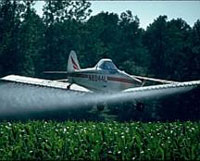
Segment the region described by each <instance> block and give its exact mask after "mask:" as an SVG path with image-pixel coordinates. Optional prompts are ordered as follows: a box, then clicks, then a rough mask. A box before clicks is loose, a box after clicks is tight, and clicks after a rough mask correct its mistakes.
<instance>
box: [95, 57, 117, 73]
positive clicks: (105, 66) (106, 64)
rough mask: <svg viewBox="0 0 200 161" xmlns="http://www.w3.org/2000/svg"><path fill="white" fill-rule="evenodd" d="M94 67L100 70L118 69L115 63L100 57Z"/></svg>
mask: <svg viewBox="0 0 200 161" xmlns="http://www.w3.org/2000/svg"><path fill="white" fill-rule="evenodd" d="M96 68H97V69H100V70H107V71H113V72H114V71H115V72H117V71H118V69H117V67H116V66H115V64H114V63H113V62H112V60H111V59H101V60H100V61H99V62H98V63H97V65H96Z"/></svg>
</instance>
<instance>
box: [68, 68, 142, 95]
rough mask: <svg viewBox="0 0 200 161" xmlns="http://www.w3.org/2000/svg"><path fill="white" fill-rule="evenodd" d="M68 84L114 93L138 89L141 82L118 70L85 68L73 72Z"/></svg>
mask: <svg viewBox="0 0 200 161" xmlns="http://www.w3.org/2000/svg"><path fill="white" fill-rule="evenodd" d="M68 80H69V82H70V83H76V84H78V85H81V86H83V87H86V88H88V89H90V90H92V91H100V92H111V91H112V92H115V91H122V90H125V89H127V88H132V87H138V86H140V85H141V82H140V81H138V80H136V79H133V78H132V77H131V76H130V75H128V74H127V73H125V72H122V71H120V70H117V71H107V70H102V69H97V68H87V69H81V70H79V71H77V72H76V71H75V72H73V73H71V74H70V76H69V79H68Z"/></svg>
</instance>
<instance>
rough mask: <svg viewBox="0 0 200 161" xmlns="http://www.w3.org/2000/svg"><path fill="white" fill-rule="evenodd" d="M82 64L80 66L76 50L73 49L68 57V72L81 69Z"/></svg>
mask: <svg viewBox="0 0 200 161" xmlns="http://www.w3.org/2000/svg"><path fill="white" fill-rule="evenodd" d="M80 69H81V68H80V66H79V62H78V59H77V56H76V53H75V51H73V50H72V51H71V52H70V54H69V58H68V65H67V71H68V72H74V71H77V70H80Z"/></svg>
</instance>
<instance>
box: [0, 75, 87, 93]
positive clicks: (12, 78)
mask: <svg viewBox="0 0 200 161" xmlns="http://www.w3.org/2000/svg"><path fill="white" fill-rule="evenodd" d="M0 81H4V82H13V83H21V84H27V85H34V86H39V87H47V88H55V89H63V90H67V86H68V85H69V83H66V82H64V81H66V79H60V80H57V81H55V80H46V79H38V78H31V77H25V76H18V75H8V76H6V77H3V78H1V79H0ZM71 90H72V91H79V92H91V91H90V90H88V89H86V88H84V87H81V86H78V85H76V84H73V85H72V86H71Z"/></svg>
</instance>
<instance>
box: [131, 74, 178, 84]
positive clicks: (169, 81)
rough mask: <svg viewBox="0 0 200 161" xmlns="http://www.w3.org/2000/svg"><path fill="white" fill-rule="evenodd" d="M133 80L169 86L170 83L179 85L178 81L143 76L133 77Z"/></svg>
mask: <svg viewBox="0 0 200 161" xmlns="http://www.w3.org/2000/svg"><path fill="white" fill-rule="evenodd" d="M132 77H133V78H136V79H139V80H141V81H152V82H157V83H163V84H166V83H167V84H168V83H177V81H171V80H164V79H157V78H149V77H143V76H137V75H132Z"/></svg>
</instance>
